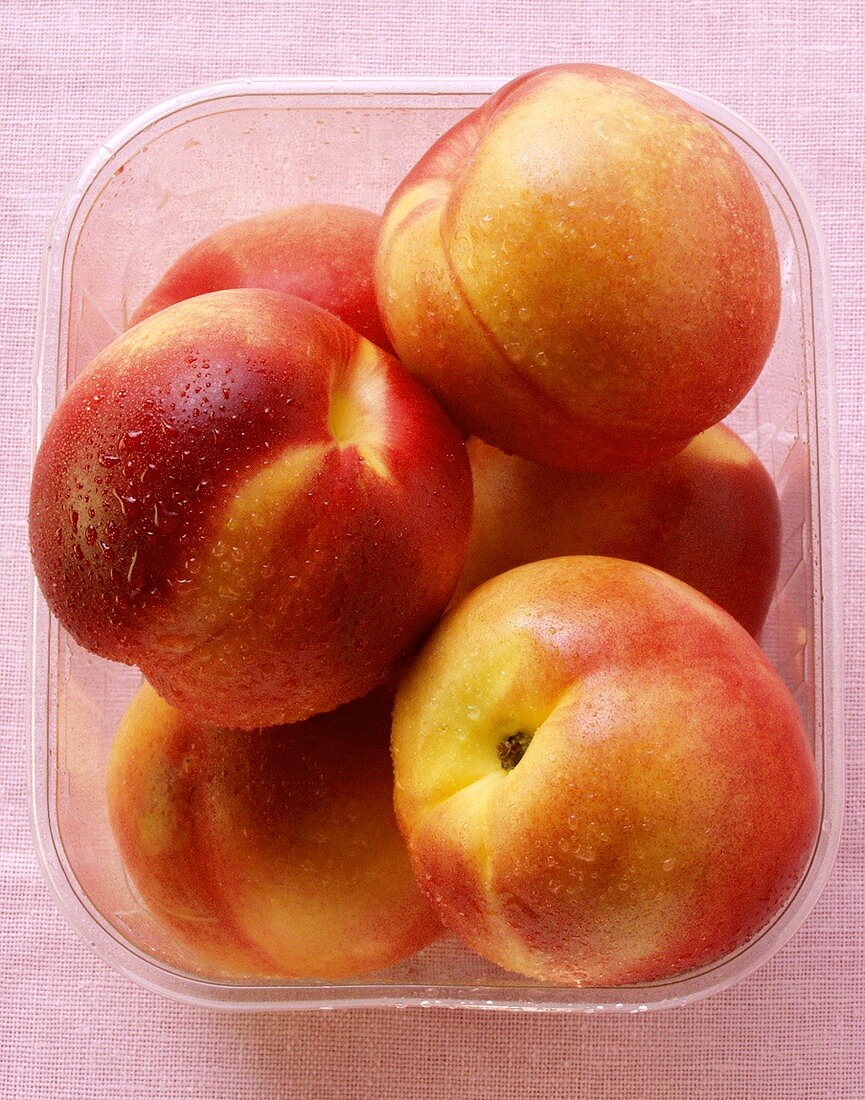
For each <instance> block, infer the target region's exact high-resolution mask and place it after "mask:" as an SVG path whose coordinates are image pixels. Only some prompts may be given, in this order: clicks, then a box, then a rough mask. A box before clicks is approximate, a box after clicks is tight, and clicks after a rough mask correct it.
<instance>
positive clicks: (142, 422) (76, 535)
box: [30, 290, 472, 728]
mask: <svg viewBox="0 0 865 1100" xmlns="http://www.w3.org/2000/svg"><path fill="white" fill-rule="evenodd" d="M471 499H472V498H471V474H470V471H469V465H468V459H467V458H466V453H465V447H464V445H463V442H462V440H461V438H460V436H459V434H458V432H457V431H456V429H455V428H454V427H453V426H452V425H451V423H450V422H449V421H448V419H447V417H446V416H445V414H444V413H443V412H442V410H441V409H440V407H439V406H438V404H437V403H436V402H435V400H434V399H433V398H432V397H430V395H429V394H428V393H427V392H426V390H424V388H423V387H422V386H421V385H420V384H419V383H418V382H417V381H416V380H415V379H414V378H412V376H411V375H409V374H408V372H407V371H405V370H404V369H403V367H402V366H401V365H400V364H399V363H398V362H397V361H396V360H395V359H393V358H392V357H391V356H389V355H388V354H387V353H385V352H384V351H382V350H381V349H379V348H378V347H376V346H375V345H374V344H372V343H370V342H369V341H367V340H365V339H364V338H363V337H361V336H359V335H358V334H357V333H356V332H354V330H352V329H350V328H349V327H348V326H347V325H345V324H343V323H342V322H341V321H339V320H338V319H337V318H336V317H334V316H332V315H331V314H329V313H326V312H325V311H324V310H321V309H319V308H318V307H316V306H313V305H311V304H310V303H308V302H305V301H301V300H300V299H299V298H294V297H290V296H289V295H284V294H278V293H275V292H273V291H264V290H225V291H219V292H217V293H214V294H208V295H203V296H201V297H197V298H192V299H190V300H188V301H185V302H180V303H178V304H176V305H174V306H170V307H168V308H167V309H165V310H162V311H161V312H159V313H156V314H154V315H153V316H152V317H150V318H148V319H146V320H145V321H142V322H141V323H140V324H138V325H136V326H135V327H134V328H131V329H129V330H127V331H126V332H125V333H123V334H122V335H121V336H120V337H118V338H117V339H116V340H115V341H114V342H113V343H112V344H110V345H109V347H107V348H106V349H105V350H104V351H103V352H102V353H101V354H99V355H98V356H97V357H96V359H95V360H94V361H93V362H92V364H91V365H90V366H89V368H88V369H87V370H86V371H85V373H84V374H83V375H82V376H81V377H80V378H79V379H78V380H77V381H76V383H75V384H74V385H73V386H72V388H71V389H70V390H69V392H68V393H67V394H66V396H65V397H64V399H63V401H62V402H61V404H60V405H59V406H58V408H57V410H56V412H55V414H54V416H53V418H52V420H51V423H50V424H49V426H48V429H47V431H46V433H45V437H44V439H43V442H42V445H41V448H40V450H39V454H38V457H37V459H36V465H35V469H34V474H33V484H32V493H31V506H30V534H31V545H32V550H33V562H34V566H35V569H36V573H37V576H38V578H39V582H40V584H41V587H42V591H43V592H44V594H45V597H46V600H47V601H48V604H49V606H50V607H51V610H52V611H53V612H54V614H55V615H56V616H57V618H58V619H59V620H60V622H61V623H62V624H63V625H64V626H65V627H66V629H67V630H68V631H69V632H70V634H72V636H73V637H74V638H75V639H76V640H77V641H78V642H79V643H80V644H81V645H83V646H85V647H86V648H88V649H90V650H92V651H93V652H95V653H98V654H100V655H101V656H103V657H108V658H111V659H112V660H116V661H123V662H126V663H128V664H137V665H139V667H140V668H141V670H142V671H143V672H144V674H145V676H146V677H147V678H148V680H150V682H151V683H152V684H153V685H154V686H155V687H156V688H157V690H158V691H159V692H160V694H161V695H162V696H163V697H164V698H166V699H167V700H168V701H169V702H170V703H172V704H173V705H175V706H177V707H178V708H179V709H180V710H182V711H183V712H184V713H185V714H187V715H189V716H190V717H193V718H197V719H200V720H201V721H207V722H212V723H217V724H221V725H226V726H236V727H243V728H253V727H256V726H262V725H276V724H280V723H284V722H295V721H300V720H301V719H303V718H307V717H309V716H310V715H312V714H315V713H318V712H321V711H326V710H330V709H332V708H333V707H335V706H338V705H339V704H341V703H345V702H348V701H349V700H351V699H355V698H358V697H359V696H361V695H364V694H365V693H366V692H368V691H370V690H372V689H373V688H374V687H376V686H377V685H379V684H381V683H384V682H385V681H386V680H387V679H388V678H389V677H391V676H392V675H393V673H394V671H395V670H396V668H397V667H398V666H399V665H400V663H401V662H402V661H403V660H405V659H406V658H407V657H408V656H409V655H410V653H411V652H412V651H413V649H414V648H415V647H416V645H417V643H418V642H419V640H420V638H421V637H422V636H423V634H424V633H425V632H426V631H427V630H428V629H429V628H430V627H431V626H432V625H433V624H434V623H435V621H436V620H437V618H438V617H439V615H440V613H441V611H442V609H443V608H444V606H445V605H446V604H447V602H448V600H449V599H450V597H451V594H452V592H453V589H454V586H455V584H456V581H457V578H458V576H459V571H460V569H461V567H462V564H463V560H464V557H465V549H466V544H467V540H468V532H469V526H470V523H471Z"/></svg>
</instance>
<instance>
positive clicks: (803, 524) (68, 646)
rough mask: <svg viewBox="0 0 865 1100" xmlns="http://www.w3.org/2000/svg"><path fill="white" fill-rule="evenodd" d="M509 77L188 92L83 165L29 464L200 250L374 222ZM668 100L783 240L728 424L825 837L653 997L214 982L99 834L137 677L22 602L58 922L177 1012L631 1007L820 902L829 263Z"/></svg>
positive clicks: (44, 336) (712, 970)
mask: <svg viewBox="0 0 865 1100" xmlns="http://www.w3.org/2000/svg"><path fill="white" fill-rule="evenodd" d="M501 83H503V81H498V82H497V81H486V80H484V81H477V80H449V81H435V82H433V81H423V82H421V81H414V82H408V81H400V82H393V83H389V82H386V81H364V82H359V81H351V82H343V81H313V80H302V81H299V80H249V81H242V82H238V83H231V84H220V85H215V86H213V87H210V88H206V89H203V90H201V91H196V92H192V93H189V94H187V95H183V96H179V97H178V98H176V99H173V100H170V101H168V102H166V103H163V104H161V105H160V106H158V107H156V108H154V109H153V110H151V111H148V112H147V113H146V114H144V115H142V116H141V117H139V118H138V119H136V120H135V121H133V122H131V123H130V124H129V125H128V126H126V127H124V128H123V129H122V130H121V131H120V132H119V133H117V134H116V135H115V136H114V137H113V138H111V139H110V140H109V141H108V142H106V144H104V145H103V146H101V147H100V148H99V150H98V151H97V152H96V153H95V154H94V156H93V158H92V159H91V161H90V162H89V163H88V164H87V166H86V167H85V169H84V171H83V172H82V173H81V175H80V176H79V178H78V180H77V181H76V183H75V184H74V185H73V187H72V189H71V190H70V192H69V194H68V195H67V196H66V198H65V199H64V201H63V203H62V205H61V208H60V211H59V213H58V215H57V218H56V220H55V222H54V226H53V228H52V230H51V233H50V237H49V241H48V247H47V251H46V254H45V262H44V268H43V275H42V290H41V295H42V299H41V310H40V319H39V326H38V334H37V342H36V358H35V375H34V392H35V399H34V430H33V438H34V448H35V446H36V444H37V443H38V440H39V438H41V435H42V433H43V431H44V429H45V426H46V424H47V422H48V419H49V418H50V416H51V413H52V411H53V409H54V407H55V405H56V404H57V402H58V401H59V399H60V398H61V397H62V395H63V393H64V391H65V390H66V388H67V387H68V386H69V384H70V383H71V382H72V380H73V379H74V378H75V377H76V376H77V375H78V374H79V373H80V372H81V370H82V369H83V368H84V367H85V366H86V364H87V363H88V361H89V360H90V359H91V358H92V357H93V355H94V354H96V352H98V351H99V350H100V349H101V348H103V347H104V346H105V345H106V344H107V343H108V342H109V341H110V340H111V339H112V338H113V337H114V336H115V335H116V334H117V333H118V332H120V331H121V330H122V329H123V328H124V326H125V324H126V321H127V318H128V316H129V314H130V312H131V311H132V309H134V308H135V306H136V305H137V304H138V302H139V301H140V300H141V299H142V298H143V296H144V295H145V293H146V292H147V291H148V290H149V289H150V288H151V287H152V285H153V284H154V283H155V282H156V280H157V279H158V278H159V276H160V275H161V274H162V272H163V271H164V269H165V268H166V267H167V266H168V264H169V263H170V262H171V261H172V260H174V259H175V258H176V257H177V256H178V255H179V253H181V252H182V251H183V250H184V249H185V248H187V247H188V246H189V245H190V244H192V242H193V241H195V240H197V239H198V238H199V237H201V236H203V235H204V234H206V233H209V232H211V231H212V230H214V229H216V228H218V227H219V226H222V225H224V224H226V223H228V222H231V221H234V220H236V219H238V218H244V217H248V216H250V215H253V214H257V213H260V212H262V211H265V210H268V209H272V208H275V207H279V206H283V205H287V204H290V203H297V202H309V201H330V202H348V203H354V204H356V205H359V206H365V207H368V208H370V209H373V210H380V209H382V207H383V205H384V203H385V201H386V199H387V197H388V195H389V194H390V192H391V191H392V189H393V187H394V186H395V184H396V183H397V182H398V181H399V180H400V179H401V178H402V176H403V175H404V174H405V172H406V170H407V169H408V168H409V167H410V166H411V165H412V164H413V163H414V162H415V161H416V160H417V158H418V157H419V156H420V155H421V153H423V151H424V150H425V149H426V148H427V147H428V146H429V145H430V143H431V142H432V141H433V140H434V139H435V138H437V137H438V136H439V135H440V134H441V133H443V132H444V131H445V130H446V129H448V128H449V127H450V126H451V125H453V124H454V123H455V122H456V121H457V119H459V118H460V117H461V116H462V115H464V114H465V113H466V112H467V111H469V110H471V109H472V108H474V107H476V106H477V105H478V104H479V103H481V102H482V100H483V99H484V98H485V97H486V95H487V94H488V93H489V92H490V91H492V90H493V89H494V88H495V87H498V86H499V85H500V84H501ZM674 90H675V91H677V92H678V93H679V94H680V95H682V96H683V97H684V98H685V99H687V100H688V101H689V102H690V103H692V104H693V105H694V106H695V107H697V108H698V109H699V110H701V111H702V112H703V113H704V114H705V115H707V116H708V117H709V118H710V119H711V120H712V121H713V122H714V123H715V124H716V125H717V126H718V127H719V128H720V129H721V130H722V131H723V132H724V133H725V134H726V135H727V136H728V137H729V139H730V140H731V141H732V142H733V144H734V145H735V146H736V148H737V149H738V150H739V152H740V153H741V154H742V156H743V157H744V158H745V160H746V161H747V163H748V164H749V166H750V167H751V170H752V171H753V173H754V175H755V176H756V178H757V180H758V181H759V183H760V185H761V187H762V189H763V191H764V194H765V196H766V198H767V200H768V203H769V207H770V209H771V212H772V217H773V220H774V224H775V228H776V231H777V237H778V243H779V247H780V254H781V270H782V279H783V307H782V315H781V323H780V328H779V331H778V336H777V339H776V341H775V347H774V350H773V352H772V356H771V359H770V361H769V363H768V365H767V367H766V369H765V371H764V372H763V374H762V376H761V377H760V379H759V381H758V383H757V385H756V386H755V388H754V389H753V391H752V392H751V393H750V394H749V395H748V397H747V398H746V399H745V400H744V401H743V403H742V404H741V405H740V406H739V408H737V409H736V410H735V411H734V413H733V414H732V415H731V416H730V417H729V418H728V422H729V423H730V424H731V425H732V426H733V427H734V428H735V429H736V430H737V431H738V432H739V433H740V434H741V435H742V436H744V438H745V439H746V441H747V442H748V443H749V444H750V445H751V446H752V447H753V448H754V449H755V450H756V451H757V453H758V454H759V456H760V457H761V459H762V460H763V462H764V464H765V465H766V466H767V467H768V469H769V470H770V472H771V473H772V475H773V477H774V478H775V481H776V484H777V486H778V490H779V493H780V496H781V501H782V513H783V560H782V566H781V574H780V579H779V582H778V588H777V592H776V595H775V599H774V602H773V605H772V609H771V611H770V614H769V618H768V621H767V623H766V627H765V630H764V634H763V644H764V647H765V648H766V650H767V652H768V653H769V656H770V657H771V659H772V660H773V661H774V663H775V665H776V667H777V669H778V671H779V673H780V674H781V676H782V677H783V679H784V680H785V682H786V683H787V685H788V687H789V688H790V690H791V691H792V692H793V695H794V696H795V698H796V700H797V702H798V704H799V707H800V709H801V712H802V715H803V718H804V720H805V724H806V727H807V729H808V733H809V735H810V737H811V738H812V743H813V747H814V755H815V758H816V761H817V768H818V774H819V776H820V781H821V792H822V807H821V828H820V833H819V840H818V843H817V847H816V850H815V852H814V855H813V858H812V860H811V863H810V865H809V867H808V871H807V874H806V875H805V877H804V879H803V881H802V882H801V884H800V886H799V888H798V890H797V891H796V893H795V895H794V896H793V897H791V898H790V899H789V901H788V902H787V904H786V906H785V907H784V909H783V910H782V911H781V912H779V913H778V914H777V916H776V917H775V919H774V920H773V921H772V923H771V924H770V925H769V926H768V927H766V928H764V929H763V931H762V932H760V934H759V935H757V936H756V937H755V938H754V939H753V940H752V941H751V942H750V943H749V944H747V945H746V946H745V947H743V948H742V949H741V950H739V951H737V952H735V954H733V955H731V956H729V957H727V958H725V959H723V960H722V961H720V962H717V963H714V964H712V965H711V966H708V967H705V968H703V969H701V970H699V971H694V972H691V973H689V974H686V975H683V976H679V977H676V978H673V979H670V980H668V981H659V982H655V983H652V984H648V985H641V986H633V987H626V988H616V989H583V988H577V987H560V986H543V985H538V984H536V983H532V982H529V981H527V980H523V979H521V978H519V977H517V976H515V975H511V974H508V973H505V972H504V971H501V970H499V969H497V968H496V967H494V966H493V965H491V964H489V963H487V962H485V961H484V960H482V959H480V958H477V957H476V956H474V955H472V954H470V953H469V952H468V951H466V950H465V949H463V948H462V947H461V945H460V944H458V943H457V942H456V941H455V940H453V939H443V940H441V941H440V942H438V943H435V944H433V945H432V946H431V947H429V948H427V949H426V950H425V951H423V952H422V953H421V954H419V955H417V956H415V957H414V958H412V959H410V960H408V961H407V962H405V963H403V964H401V965H400V966H397V967H394V968H392V969H390V970H387V971H384V972H381V973H378V974H375V975H372V976H368V977H365V978H361V979H357V980H352V981H340V982H334V983H328V982H311V981H307V982H285V981H279V982H256V983H231V982H226V981H221V980H207V979H206V978H205V977H202V976H201V974H200V973H196V971H195V969H194V967H193V965H192V963H191V961H190V960H189V959H188V958H186V957H185V956H184V953H183V950H182V948H180V947H179V946H178V944H177V943H175V942H174V941H173V940H172V939H171V938H170V937H169V936H168V935H167V934H166V933H165V932H163V931H162V929H161V928H160V927H159V925H158V924H156V922H154V921H153V920H152V919H151V918H150V917H149V915H148V914H147V912H146V911H145V910H144V908H143V907H142V905H141V904H140V902H139V900H138V898H137V897H136V894H135V891H134V889H133V888H132V887H131V886H130V884H129V882H128V881H127V879H126V877H125V875H124V872H123V868H122V867H121V864H120V861H119V858H118V854H117V851H116V849H115V846H114V841H113V838H112V835H111V831H110V828H109V824H108V817H107V810H106V800H105V796H104V782H105V766H106V760H107V757H108V752H109V747H110V744H111V739H112V736H113V733H114V730H115V728H116V725H117V722H118V719H119V718H120V715H121V714H122V712H123V710H124V708H125V706H126V703H127V702H128V700H129V699H130V698H131V696H132V695H133V693H134V691H135V689H136V687H137V685H138V683H139V674H138V673H137V671H136V670H135V669H131V668H126V667H123V666H120V665H114V664H111V663H109V662H107V661H103V660H101V659H100V658H97V657H94V656H92V655H90V654H88V653H86V652H84V651H83V650H82V649H80V648H79V647H78V646H76V645H75V644H74V643H73V642H72V641H71V639H70V638H69V637H68V636H67V634H66V633H65V632H64V631H63V630H62V629H61V628H60V627H59V626H58V624H57V623H56V622H55V621H54V620H53V619H52V618H51V616H50V615H49V613H48V611H47V609H46V606H45V604H44V601H43V600H42V598H41V596H40V595H39V593H38V591H37V590H36V588H35V585H34V596H33V615H32V639H31V643H32V644H31V651H32V661H31V677H32V697H33V702H32V708H31V712H30V720H31V729H30V745H31V752H30V766H31V784H32V816H33V823H34V835H35V842H36V848H37V851H38V853H39V857H40V860H41V863H42V867H43V869H44V872H45V875H46V878H47V880H48V882H49V883H50V885H51V887H52V888H53V890H54V893H55V894H56V896H57V899H58V902H59V904H60V907H61V909H62V910H63V912H64V913H65V914H66V917H67V918H68V920H69V922H70V924H71V925H72V926H73V928H75V929H76V931H78V932H79V933H80V934H81V936H83V937H84V939H85V940H86V941H87V942H89V944H90V945H91V946H92V947H93V948H94V949H95V950H96V951H97V952H98V954H100V955H101V956H102V957H103V958H104V959H106V960H107V961H108V962H109V963H111V964H112V965H113V966H114V967H116V968H117V969H118V970H120V971H121V972H122V973H124V974H127V975H129V977H131V978H133V979H134V980H135V981H137V982H139V983H140V984H142V985H144V986H146V987H148V988H150V989H153V990H156V991H158V992H161V993H164V994H167V995H169V996H172V997H175V998H177V999H180V1000H185V1001H190V1002H194V1003H197V1004H204V1005H210V1006H220V1007H225V1008H233V1009H245V1010H251V1009H261V1008H269V1009H273V1008H312V1007H333V1006H338V1005H340V1006H345V1005H352V1006H362V1005H410V1004H422V1005H455V1006H478V1007H485V1008H502V1009H522V1010H526V1009H529V1010H543V1009H546V1010H564V1011H571V1012H593V1011H595V1012H600V1011H644V1010H645V1009H647V1008H656V1007H661V1006H669V1005H677V1004H684V1003H686V1002H689V1001H693V1000H696V999H698V998H701V997H704V996H706V995H708V994H710V993H712V992H715V991H717V990H720V989H724V988H725V987H727V986H729V985H731V984H733V983H734V982H736V981H738V980H740V979H741V978H743V977H744V976H745V975H747V974H749V973H750V972H751V971H753V970H754V969H755V968H756V967H757V966H759V965H760V964H761V963H763V962H765V961H766V960H767V959H768V958H769V957H770V956H771V955H773V954H774V953H775V952H776V951H777V950H778V949H779V948H780V947H781V945H782V944H783V943H784V942H785V941H786V940H787V939H789V937H790V936H791V935H792V934H793V932H794V931H795V930H796V929H797V928H798V926H799V925H800V924H801V923H802V921H803V920H804V919H805V917H806V915H807V914H808V912H809V910H810V909H811V908H812V906H813V905H814V903H815V901H816V899H817V897H818V895H819V893H820V891H821V889H822V887H823V885H824V883H825V881H826V878H827V876H828V874H829V870H830V867H831V864H832V860H833V857H834V853H835V850H836V847H837V844H838V838H839V832H840V826H841V813H842V803H843V786H842V783H843V777H842V731H843V726H842V695H843V676H842V670H841V657H842V648H841V642H840V629H839V624H840V621H841V620H840V605H839V589H840V571H839V564H838V550H837V548H838V530H837V528H838V504H837V473H836V458H835V451H836V436H837V421H836V417H835V412H834V404H833V392H832V342H831V333H830V326H829V309H828V293H827V283H826V262H825V257H824V254H823V246H822V242H821V238H820V233H819V230H818V229H817V226H816V224H815V221H814V218H813V215H812V213H811V210H810V207H809V205H808V203H807V201H806V200H805V198H804V196H803V195H802V192H801V190H800V188H799V186H798V184H797V183H796V181H795V179H794V178H793V176H792V173H791V172H790V170H789V169H788V168H787V166H786V165H785V164H784V162H783V161H782V160H781V158H780V157H779V156H778V154H777V153H776V152H775V151H774V150H773V149H772V147H771V146H770V145H769V144H768V143H767V142H766V141H765V140H764V139H763V138H762V137H760V135H759V134H757V133H755V132H754V130H753V129H751V127H750V126H748V125H747V123H745V122H743V121H742V120H741V119H740V118H738V117H737V116H735V115H734V114H732V113H731V112H730V111H728V110H726V109H725V108H724V107H722V106H720V105H719V104H717V103H714V102H712V101H711V100H708V99H706V98H704V97H703V96H700V95H697V94H694V93H692V92H688V91H683V90H682V89H674Z"/></svg>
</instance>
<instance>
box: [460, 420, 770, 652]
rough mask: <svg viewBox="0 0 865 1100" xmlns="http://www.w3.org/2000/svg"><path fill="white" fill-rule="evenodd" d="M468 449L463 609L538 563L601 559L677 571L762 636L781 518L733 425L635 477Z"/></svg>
mask: <svg viewBox="0 0 865 1100" xmlns="http://www.w3.org/2000/svg"><path fill="white" fill-rule="evenodd" d="M467 450H468V454H469V461H470V462H471V466H472V477H473V481H474V496H475V508H474V519H473V522H472V533H471V537H470V539H469V550H468V554H467V555H466V563H465V566H464V567H463V574H462V577H461V578H460V583H459V585H458V586H457V591H456V593H455V594H454V600H458V599H460V598H461V597H462V596H463V595H465V593H466V592H469V591H471V589H473V588H475V587H477V585H479V584H481V583H482V582H483V581H485V580H488V579H489V578H490V577H494V576H496V575H497V574H499V573H505V572H507V570H508V569H513V568H514V567H516V566H518V565H525V564H526V563H527V562H530V561H539V560H540V559H542V558H556V557H561V556H564V555H568V554H595V555H602V556H607V557H615V558H627V559H629V560H631V561H640V562H643V563H644V564H645V565H651V566H654V568H656V569H661V570H663V571H664V572H665V573H670V574H671V575H672V576H674V577H678V578H679V580H683V581H685V582H686V583H687V584H690V585H691V586H692V587H694V588H697V589H699V590H700V591H701V592H703V593H704V594H705V595H707V596H708V597H709V598H710V599H712V600H714V601H715V602H716V603H717V604H720V606H721V607H723V608H724V609H725V611H729V612H730V614H731V615H732V616H733V617H734V618H735V619H737V620H738V621H739V622H740V623H741V624H742V626H744V627H745V629H746V630H748V631H749V632H750V633H751V634H753V635H755V636H756V635H757V634H759V632H760V628H761V627H762V625H763V622H764V620H765V618H766V613H767V611H768V610H769V604H770V603H771V600H772V595H773V592H774V590H775V581H776V579H777V576H778V565H779V559H780V549H781V510H780V506H779V503H778V493H777V491H776V489H775V485H774V482H773V481H772V479H771V477H770V476H769V474H768V473H767V471H766V469H765V468H764V467H763V465H762V464H761V462H760V460H759V459H758V458H757V456H756V455H755V454H754V453H753V451H751V449H750V448H749V447H748V446H747V445H746V444H745V443H744V442H743V441H742V440H741V439H740V438H739V437H738V436H737V435H736V433H735V432H733V431H731V430H730V429H729V428H727V427H725V426H724V425H721V424H719V425H718V426H717V427H714V428H710V429H709V430H708V431H706V432H703V433H702V434H701V435H699V436H697V438H696V439H694V440H692V441H691V443H689V444H688V446H687V447H686V448H685V449H684V450H683V451H680V452H679V454H677V455H675V456H674V457H673V458H669V459H667V460H666V461H665V462H661V463H659V464H658V465H657V466H652V467H650V468H649V469H647V470H640V471H636V472H633V473H626V474H591V473H579V472H576V471H570V470H555V469H552V468H550V467H547V466H540V465H538V464H537V463H533V462H528V461H527V460H526V459H522V458H518V457H517V456H515V455H506V454H505V453H504V452H503V451H499V450H498V449H497V448H495V447H490V446H489V445H488V444H486V443H483V442H482V441H481V440H480V439H477V438H472V439H470V440H469V441H468V444H467Z"/></svg>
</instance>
